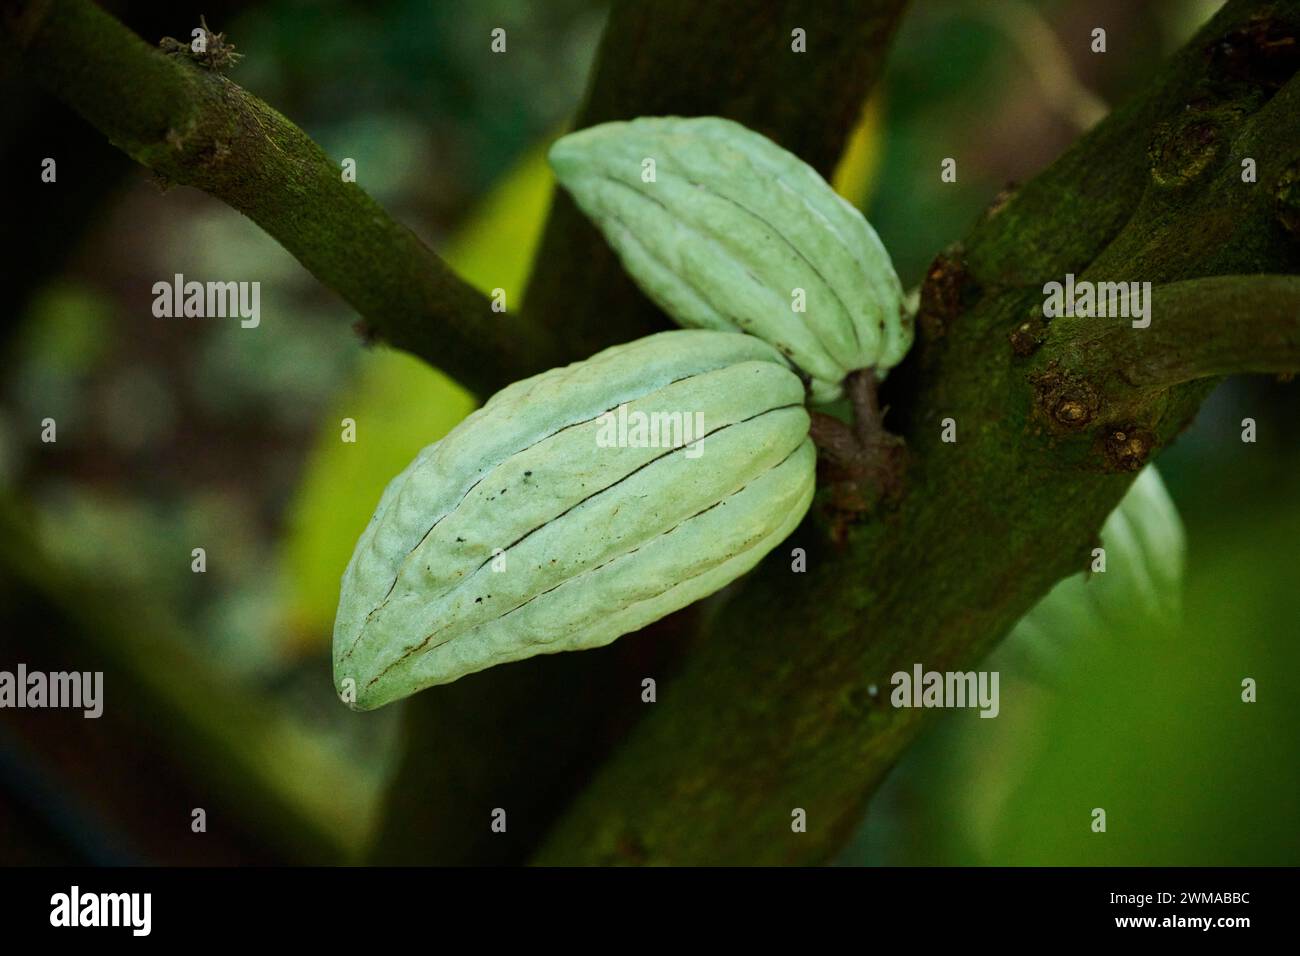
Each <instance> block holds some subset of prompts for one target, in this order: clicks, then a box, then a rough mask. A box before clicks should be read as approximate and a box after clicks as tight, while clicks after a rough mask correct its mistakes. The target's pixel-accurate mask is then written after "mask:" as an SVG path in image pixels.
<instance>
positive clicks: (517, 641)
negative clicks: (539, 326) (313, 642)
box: [334, 330, 816, 710]
mask: <svg viewBox="0 0 1300 956" xmlns="http://www.w3.org/2000/svg"><path fill="white" fill-rule="evenodd" d="M803 400H804V385H803V382H802V381H801V380H800V379H799V377H798V376H797V375H795V373H794V372H793V371H791V370H790V368H789V366H788V365H787V364H786V362H785V360H784V359H783V358H782V357H781V355H780V354H779V353H778V352H777V351H776V350H775V349H773V348H772V347H771V346H769V345H767V344H766V343H764V342H761V341H759V340H758V339H756V338H753V337H751V336H746V335H735V334H731V333H722V332H711V331H703V330H694V331H676V332H664V333H660V334H659V335H653V336H650V337H648V338H645V339H641V340H639V341H636V342H631V343H628V344H626V345H619V346H615V347H614V348H610V349H607V350H605V351H604V352H601V353H599V354H597V355H595V356H593V357H592V358H590V359H587V360H586V361H583V362H577V363H575V364H573V365H569V366H566V367H564V368H558V369H552V370H551V371H549V372H545V373H543V374H541V375H537V376H534V377H532V378H529V379H525V380H524V381H521V382H516V383H515V384H513V385H511V386H509V387H508V388H506V389H504V390H502V391H501V392H499V393H497V394H496V395H495V396H493V397H492V398H491V399H490V400H489V401H488V402H487V403H486V404H485V405H484V406H483V407H482V408H480V409H479V410H478V411H476V412H474V413H473V414H472V415H470V416H469V417H468V418H466V419H465V420H464V421H463V422H461V423H460V424H459V425H458V426H457V427H456V428H454V429H453V430H452V431H451V432H450V433H449V434H448V435H447V436H446V437H445V438H444V439H443V440H442V441H440V442H437V443H435V444H433V445H430V446H429V447H427V448H425V449H424V450H423V451H421V452H420V453H419V454H418V455H417V456H416V458H415V460H414V461H413V462H412V463H411V464H410V465H409V466H407V468H406V469H405V470H404V471H403V472H402V473H401V474H399V475H398V476H397V477H396V478H394V479H393V481H392V482H391V483H390V484H389V486H388V488H387V489H386V490H385V491H384V493H383V496H382V497H381V498H380V501H379V506H378V508H377V509H376V511H375V514H374V517H373V518H372V519H371V522H370V524H369V525H368V526H367V528H366V529H365V531H364V532H363V533H362V535H361V538H360V540H359V541H358V542H357V546H356V549H355V552H354V553H353V555H352V560H351V561H350V562H349V564H348V567H347V569H346V571H345V572H344V574H343V582H342V589H341V594H340V597H339V610H338V615H337V617H336V619H335V624H334V679H335V685H336V687H337V688H338V690H339V693H340V696H342V697H343V699H344V700H345V701H347V702H348V703H350V704H351V705H352V706H353V707H354V708H356V709H359V710H370V709H373V708H375V707H379V706H381V705H383V704H385V703H388V702H390V701H393V700H396V699H398V698H400V697H404V696H407V695H409V694H412V693H415V692H416V691H418V690H421V689H423V688H425V687H430V686H433V685H435V684H445V683H448V682H450V681H454V680H456V679H457V678H459V677H462V676H464V675H466V674H470V673H473V672H475V671H479V670H482V669H484V668H487V667H491V666H492V665H494V664H500V663H504V662H506V661H513V660H519V659H522V658H525V657H531V656H533V655H535V654H549V653H554V652H557V651H568V650H580V649H584V648H591V647H598V646H601V645H604V644H608V643H609V642H611V641H613V640H614V639H615V638H617V637H619V636H620V635H622V634H625V633H628V632H629V631H634V630H637V629H638V628H640V627H643V626H644V625H646V624H648V623H650V622H651V621H654V620H656V619H658V618H660V617H663V616H664V615H666V614H668V613H670V612H672V611H675V610H677V609H678V608H681V607H684V606H685V605H687V604H690V603H691V602H693V601H695V600H697V599H699V598H701V597H704V596H705V595H708V594H710V593H712V592H713V591H716V590H717V589H718V588H721V587H722V586H723V585H725V584H727V583H729V582H731V581H732V580H734V579H735V578H737V577H739V576H740V575H741V574H743V573H745V572H746V571H748V570H749V569H750V568H751V567H753V565H754V564H756V563H757V562H758V560H759V559H760V558H761V557H762V556H763V555H764V554H766V553H767V552H768V551H770V550H771V549H772V548H773V547H775V546H776V545H777V544H778V543H780V542H781V540H783V539H784V538H785V537H786V535H787V534H789V533H790V531H791V530H793V528H794V527H795V525H797V524H798V523H799V521H800V519H802V517H803V515H804V513H805V512H806V511H807V509H808V505H809V503H810V502H811V500H812V494H813V484H814V471H815V459H816V454H815V452H814V450H813V446H812V442H811V441H810V440H809V438H808V423H809V418H808V413H807V411H806V410H805V408H804V407H803ZM349 681H350V686H349Z"/></svg>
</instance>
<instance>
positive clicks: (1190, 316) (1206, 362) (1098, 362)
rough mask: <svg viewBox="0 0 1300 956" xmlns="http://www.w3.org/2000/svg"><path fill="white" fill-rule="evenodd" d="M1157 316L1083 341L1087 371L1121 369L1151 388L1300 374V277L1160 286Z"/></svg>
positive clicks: (1113, 326)
mask: <svg viewBox="0 0 1300 956" xmlns="http://www.w3.org/2000/svg"><path fill="white" fill-rule="evenodd" d="M1151 317H1152V321H1151V326H1150V328H1147V329H1134V328H1132V326H1131V323H1130V321H1129V320H1128V319H1123V320H1121V321H1120V322H1119V323H1107V325H1106V327H1105V328H1104V329H1101V330H1097V331H1095V332H1092V333H1090V334H1087V335H1085V336H1083V337H1081V338H1080V339H1079V340H1078V341H1077V343H1076V344H1075V350H1076V351H1077V353H1078V354H1079V356H1080V358H1081V359H1083V360H1085V361H1086V367H1083V368H1079V371H1080V372H1081V373H1084V374H1089V373H1091V374H1106V373H1111V372H1116V373H1118V374H1119V376H1120V377H1121V378H1123V379H1124V381H1125V382H1127V383H1128V384H1130V385H1132V386H1134V387H1136V388H1146V389H1167V388H1170V387H1172V386H1174V385H1181V384H1182V383H1184V382H1191V381H1194V380H1196V379H1200V378H1215V377H1218V376H1222V375H1230V374H1233V373H1240V372H1272V373H1277V374H1283V373H1288V372H1297V371H1300V278H1298V277H1296V276H1279V275H1249V276H1214V277H1212V278H1206V279H1189V280H1187V281H1185V282H1175V283H1172V284H1170V285H1163V286H1157V287H1156V288H1155V289H1153V290H1152V302H1151ZM1094 321H1095V320H1094Z"/></svg>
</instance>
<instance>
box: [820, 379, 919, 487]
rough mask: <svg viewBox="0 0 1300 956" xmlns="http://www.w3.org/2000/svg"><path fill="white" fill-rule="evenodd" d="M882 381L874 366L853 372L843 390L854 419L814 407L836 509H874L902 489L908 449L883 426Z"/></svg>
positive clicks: (821, 450)
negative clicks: (879, 388) (839, 417)
mask: <svg viewBox="0 0 1300 956" xmlns="http://www.w3.org/2000/svg"><path fill="white" fill-rule="evenodd" d="M878 385H879V382H878V380H877V378H876V371H875V369H872V368H864V369H859V370H858V371H855V372H851V373H849V375H848V376H847V377H846V378H845V380H844V391H845V394H846V395H847V397H848V399H849V402H850V404H851V405H852V407H853V424H852V425H848V424H846V423H844V422H842V421H840V420H839V419H838V418H835V417H833V416H831V415H827V414H825V413H823V412H812V413H811V418H812V423H811V425H810V427H809V434H810V435H811V437H812V440H813V443H814V444H816V446H817V450H818V453H819V456H820V457H821V459H822V461H823V463H824V465H825V468H824V474H825V477H826V480H827V484H828V485H829V486H830V489H831V504H832V506H833V507H834V508H835V509H836V510H838V511H846V512H852V513H861V512H868V511H872V510H873V509H874V508H875V507H876V506H877V504H879V503H880V502H881V501H882V500H885V499H891V498H896V497H897V496H898V495H899V494H900V492H901V491H902V482H903V471H904V469H905V467H906V460H907V453H906V449H905V448H904V444H903V440H902V439H901V438H899V437H898V436H897V435H894V434H891V433H890V432H889V431H887V430H886V429H885V424H884V417H885V414H886V413H887V412H888V411H889V409H888V408H883V409H882V408H881V407H880V398H879V394H878V391H877V388H878Z"/></svg>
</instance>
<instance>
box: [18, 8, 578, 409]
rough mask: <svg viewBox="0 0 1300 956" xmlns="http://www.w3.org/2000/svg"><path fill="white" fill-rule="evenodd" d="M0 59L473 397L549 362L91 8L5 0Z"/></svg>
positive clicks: (393, 234) (240, 102)
mask: <svg viewBox="0 0 1300 956" xmlns="http://www.w3.org/2000/svg"><path fill="white" fill-rule="evenodd" d="M0 48H3V49H5V50H7V51H8V52H9V53H10V55H16V56H17V57H19V58H20V59H21V63H22V69H23V70H24V71H25V72H26V73H27V74H29V75H30V76H32V77H33V78H34V79H35V80H36V81H37V82H38V83H39V84H40V85H41V86H43V87H45V88H46V89H47V90H49V91H50V92H51V93H52V94H54V95H55V96H57V97H58V98H59V99H61V100H63V101H64V102H65V103H67V104H68V105H70V106H71V107H72V108H73V109H75V110H76V111H77V112H78V113H80V114H81V115H82V116H84V117H85V118H86V119H87V120H88V121H89V122H90V123H91V124H92V125H94V126H95V127H96V128H97V129H99V130H100V132H102V133H103V134H104V135H105V136H107V137H108V138H109V139H110V140H111V141H112V142H113V143H114V144H115V145H116V146H117V147H118V148H119V149H121V150H122V151H123V152H125V153H127V154H128V155H130V156H131V157H132V158H134V159H135V160H137V161H138V162H140V163H142V164H143V165H145V166H147V167H149V168H150V169H152V170H154V171H155V172H156V173H157V174H158V175H159V177H160V178H162V179H163V180H164V181H165V182H170V183H178V184H182V185H187V186H194V187H197V188H199V189H202V190H204V191H205V192H208V193H210V194H211V195H213V196H215V197H217V198H218V199H221V200H223V201H224V202H226V203H228V204H229V205H230V206H232V207H234V208H235V209H238V210H239V211H240V212H242V213H244V214H245V215H247V216H248V217H249V218H250V219H252V220H253V221H254V222H256V223H257V224H258V225H259V226H261V227H262V228H263V229H265V230H266V231H267V232H268V233H269V234H270V235H272V236H273V237H275V239H277V240H278V241H279V242H280V244H281V245H283V246H284V247H285V248H286V249H288V250H289V252H291V253H292V254H293V255H294V256H295V257H297V259H298V261H300V262H301V263H302V264H303V265H304V266H305V267H306V268H307V269H308V270H309V271H310V272H311V273H312V274H313V275H315V276H316V277H317V278H318V279H320V281H321V282H323V283H324V284H325V285H327V286H329V287H330V288H332V289H334V290H335V291H336V292H337V293H338V294H339V295H341V296H342V297H343V298H344V299H346V300H347V301H348V302H349V303H350V304H351V305H352V306H353V307H354V308H355V309H356V310H357V311H358V312H359V313H360V314H361V315H362V317H363V318H364V320H365V322H366V323H367V325H368V326H369V327H370V329H372V330H373V332H374V333H375V334H376V335H377V337H379V338H381V339H383V340H386V341H388V342H389V343H391V344H392V345H395V346H397V347H398V348H402V349H405V350H407V351H409V352H412V353H414V354H415V355H418V356H420V357H421V358H423V359H425V360H427V361H428V362H430V363H431V364H433V365H435V366H437V367H438V368H440V369H442V370H443V371H445V372H447V373H448V374H449V375H451V376H453V377H454V378H456V379H457V380H458V381H460V382H462V383H463V384H464V385H466V386H467V387H469V388H470V389H471V390H473V391H475V392H477V393H478V394H480V395H486V394H489V393H491V392H492V391H495V390H496V389H497V388H499V387H501V386H502V385H504V384H506V383H508V382H510V381H513V380H515V379H518V378H521V377H524V376H525V375H527V374H531V373H533V372H536V371H538V370H540V369H543V368H546V367H548V366H550V365H553V364H556V362H557V361H558V356H557V355H556V352H555V351H554V347H553V344H552V342H551V338H550V336H549V335H548V334H546V333H545V332H544V330H542V329H540V328H538V327H535V326H532V325H531V324H529V323H528V322H527V321H525V320H524V319H523V318H522V317H521V316H519V315H517V314H512V313H509V312H506V313H495V312H493V311H492V310H491V308H490V306H489V303H488V301H487V299H486V298H485V297H484V296H483V295H481V294H480V293H479V292H478V291H477V290H475V289H473V288H472V287H470V286H469V285H468V284H467V283H465V282H464V281H463V280H461V279H460V278H459V277H458V276H457V275H456V274H455V273H454V272H453V271H452V270H451V269H450V268H449V267H448V266H447V265H446V263H444V262H443V261H442V260H441V259H439V258H438V257H437V256H436V255H435V254H434V253H433V252H432V251H430V250H429V248H428V247H427V246H425V245H424V243H422V242H421V241H420V239H419V238H418V237H416V235H415V234H414V233H412V232H411V231H410V230H409V229H408V228H406V227H405V226H403V225H401V224H400V223H398V222H397V221H395V220H394V219H393V218H392V217H391V216H389V215H388V214H387V213H386V212H385V211H384V210H383V209H382V208H381V207H380V206H379V205H378V204H377V203H376V202H374V200H372V199H371V198H370V197H369V196H367V195H366V193H365V192H364V191H363V190H362V189H361V188H360V186H358V185H357V184H356V183H349V182H344V181H343V178H342V170H341V167H340V166H339V165H338V164H337V163H335V162H333V161H331V160H330V159H329V158H328V157H327V156H326V155H325V153H324V152H323V151H322V150H321V149H320V147H319V146H317V145H316V144H315V143H314V142H313V141H312V140H311V138H310V137H308V136H307V134H306V133H304V132H303V131H302V130H301V129H299V128H298V127H297V126H295V125H294V124H293V123H291V122H290V121H289V120H287V119H285V117H283V116H282V115H280V114H279V113H278V112H276V111H275V110H274V109H272V108H271V107H270V106H268V105H267V104H265V103H263V102H262V101H261V100H259V99H258V98H257V97H255V96H252V95H251V94H249V93H248V92H246V91H245V90H243V89H241V88H240V87H239V86H238V85H236V84H235V83H233V82H231V81H230V80H229V79H227V78H226V77H225V76H223V75H222V74H221V73H219V72H217V71H215V70H212V69H207V68H204V67H202V66H199V65H197V64H196V63H194V62H193V61H192V60H191V59H190V58H189V57H186V56H176V55H168V54H166V53H163V52H161V51H160V50H158V49H156V48H153V47H150V46H149V45H148V44H146V43H145V42H144V41H143V40H141V39H140V38H139V37H137V36H135V35H134V34H133V33H131V31H130V30H128V29H127V28H126V27H124V26H123V25H122V24H121V23H120V22H119V21H117V20H116V19H114V18H113V17H112V16H110V15H109V14H108V13H106V12H104V11H103V10H101V9H100V8H99V7H98V6H96V5H95V4H94V3H92V2H90V0H48V2H33V0H7V2H6V3H5V4H4V6H3V10H2V11H0Z"/></svg>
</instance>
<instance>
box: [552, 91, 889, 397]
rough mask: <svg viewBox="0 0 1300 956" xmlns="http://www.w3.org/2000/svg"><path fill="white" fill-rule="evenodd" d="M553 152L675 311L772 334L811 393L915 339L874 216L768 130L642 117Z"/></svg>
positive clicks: (702, 322) (644, 284)
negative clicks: (856, 205) (761, 132)
mask: <svg viewBox="0 0 1300 956" xmlns="http://www.w3.org/2000/svg"><path fill="white" fill-rule="evenodd" d="M550 162H551V166H552V168H553V169H554V170H555V174H556V177H557V178H558V179H559V181H560V183H561V184H562V185H563V186H564V187H565V188H566V189H567V190H568V191H569V192H570V193H571V194H572V196H573V198H574V201H575V202H576V203H577V204H578V206H579V208H581V209H582V210H583V212H585V213H586V214H587V215H588V216H589V217H591V219H592V220H593V221H594V222H595V223H596V225H597V226H598V227H599V228H600V229H601V231H602V232H603V233H604V235H605V238H606V239H607V240H608V241H609V243H610V245H611V246H613V248H614V250H615V251H616V252H617V253H618V255H619V257H620V259H621V260H622V262H623V266H624V268H626V269H627V271H628V273H629V274H630V275H631V276H632V278H633V279H634V280H635V281H636V283H637V284H638V285H639V286H640V287H641V289H642V290H643V291H644V292H645V293H646V295H648V296H649V297H650V298H651V299H652V300H654V302H655V303H656V304H657V305H659V307H660V308H662V309H663V310H664V311H665V312H667V313H668V315H669V316H671V317H672V318H673V319H674V321H676V322H677V323H678V324H680V325H685V326H694V327H700V328H707V329H720V330H730V331H743V332H749V333H752V334H753V335H756V336H758V337H759V338H761V339H764V340H766V341H767V342H770V343H771V344H772V345H774V346H776V347H777V348H778V349H779V350H780V351H781V352H782V353H783V354H785V355H786V356H788V357H789V358H790V360H791V361H792V362H794V364H795V365H796V366H797V367H798V368H799V369H801V370H802V372H803V373H804V374H805V375H806V376H807V377H808V378H809V380H810V385H811V393H812V398H813V400H814V401H816V402H821V401H828V400H830V399H833V398H835V397H837V396H838V395H839V394H840V390H841V383H842V382H843V379H844V376H845V375H846V374H847V373H848V372H851V371H853V370H855V369H861V368H875V369H876V370H877V374H881V375H883V373H884V371H885V370H887V369H889V368H891V367H892V366H894V365H896V364H897V363H898V362H899V361H900V360H901V359H902V358H903V356H904V354H906V352H907V350H908V348H909V347H910V346H911V344H912V318H911V316H910V314H909V313H908V312H907V310H906V309H905V307H904V304H903V300H904V296H903V289H902V286H901V284H900V283H899V281H898V275H897V274H896V273H895V272H894V267H893V264H892V263H891V262H890V259H889V253H888V252H886V251H885V247H884V246H883V245H882V244H881V242H880V238H879V237H878V236H877V235H876V232H875V230H874V229H872V228H871V224H870V223H868V222H867V220H866V219H865V218H863V216H862V214H861V213H859V212H858V210H857V209H855V208H854V207H853V206H852V205H851V204H850V203H848V202H846V201H845V200H844V199H843V198H842V197H840V196H839V195H838V194H837V193H836V192H835V190H833V189H832V188H831V187H830V185H828V184H827V182H826V181H825V180H824V179H822V177H821V176H820V175H818V173H817V171H816V170H814V169H813V168H812V167H811V166H809V165H808V164H807V163H805V162H803V161H802V160H801V159H799V158H798V157H797V156H795V155H794V154H792V153H790V152H787V151H786V150H784V149H782V148H781V147H779V146H777V145H776V144H775V143H773V142H772V141H771V140H769V139H767V138H766V137H765V136H761V135H759V134H758V133H755V132H753V131H752V130H749V129H747V128H745V127H744V126H741V125H740V124H739V123H734V122H732V121H730V120H725V119H721V118H718V117H714V116H705V117H696V118H693V119H683V118H680V117H673V116H665V117H642V118H640V119H635V120H632V121H630V122H618V123H604V124H601V125H599V126H593V127H590V128H589V129H584V130H580V131H578V132H576V133H572V134H570V135H568V136H565V137H562V138H561V139H560V140H559V141H557V142H556V143H555V145H554V146H553V147H552V149H551V152H550ZM800 307H802V309H803V311H797V309H799V308H800Z"/></svg>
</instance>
